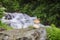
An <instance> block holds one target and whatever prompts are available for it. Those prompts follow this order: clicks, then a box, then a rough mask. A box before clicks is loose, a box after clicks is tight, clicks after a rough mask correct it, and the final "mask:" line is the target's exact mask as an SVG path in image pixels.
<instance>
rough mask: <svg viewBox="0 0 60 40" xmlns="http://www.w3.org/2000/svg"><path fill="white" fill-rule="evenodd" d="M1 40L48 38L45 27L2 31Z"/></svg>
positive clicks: (42, 39) (40, 39)
mask: <svg viewBox="0 0 60 40" xmlns="http://www.w3.org/2000/svg"><path fill="white" fill-rule="evenodd" d="M0 40H46V30H45V28H39V29H30V28H26V29H13V30H10V31H2V32H0Z"/></svg>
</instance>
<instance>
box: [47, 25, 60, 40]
mask: <svg viewBox="0 0 60 40" xmlns="http://www.w3.org/2000/svg"><path fill="white" fill-rule="evenodd" d="M47 40H60V29H59V28H56V26H55V25H51V28H47Z"/></svg>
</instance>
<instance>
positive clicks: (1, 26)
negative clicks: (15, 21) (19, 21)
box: [0, 21, 13, 30]
mask: <svg viewBox="0 0 60 40" xmlns="http://www.w3.org/2000/svg"><path fill="white" fill-rule="evenodd" d="M0 28H4V29H6V30H12V29H13V28H12V27H10V26H8V25H6V24H4V23H1V21H0Z"/></svg>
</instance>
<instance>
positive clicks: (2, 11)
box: [0, 7, 5, 18]
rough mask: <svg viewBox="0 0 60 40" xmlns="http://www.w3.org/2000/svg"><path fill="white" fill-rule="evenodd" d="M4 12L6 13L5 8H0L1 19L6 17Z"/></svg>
mask: <svg viewBox="0 0 60 40" xmlns="http://www.w3.org/2000/svg"><path fill="white" fill-rule="evenodd" d="M4 12H5V8H4V7H0V18H1V17H2V16H3V15H4Z"/></svg>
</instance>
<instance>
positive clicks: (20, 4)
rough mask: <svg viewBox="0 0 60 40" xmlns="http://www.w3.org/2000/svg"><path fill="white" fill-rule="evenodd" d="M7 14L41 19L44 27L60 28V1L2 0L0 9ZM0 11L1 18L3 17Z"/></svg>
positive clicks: (0, 0)
mask: <svg viewBox="0 0 60 40" xmlns="http://www.w3.org/2000/svg"><path fill="white" fill-rule="evenodd" d="M1 7H5V8H6V9H5V11H6V12H21V13H26V14H28V15H30V16H36V17H38V18H40V20H41V23H42V24H44V25H51V24H55V25H56V26H57V27H59V26H60V0H0V9H1ZM3 11H4V10H0V16H1V15H3V14H2V13H1V12H3Z"/></svg>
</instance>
